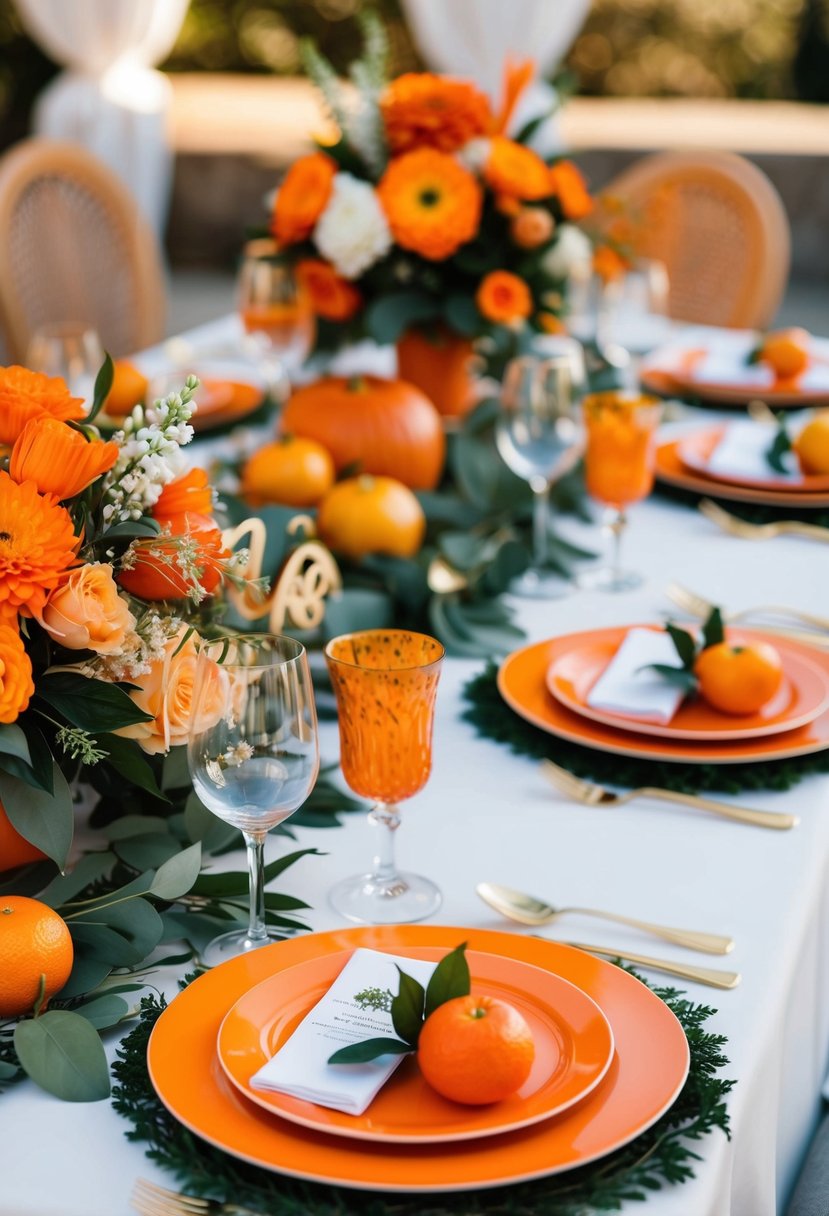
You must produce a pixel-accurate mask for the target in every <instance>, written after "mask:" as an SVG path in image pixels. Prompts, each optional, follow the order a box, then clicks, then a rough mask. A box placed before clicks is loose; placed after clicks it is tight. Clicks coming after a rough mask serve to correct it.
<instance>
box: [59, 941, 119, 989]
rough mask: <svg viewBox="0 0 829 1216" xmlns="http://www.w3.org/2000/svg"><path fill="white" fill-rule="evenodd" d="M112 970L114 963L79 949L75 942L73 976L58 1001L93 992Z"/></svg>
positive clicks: (65, 985)
mask: <svg viewBox="0 0 829 1216" xmlns="http://www.w3.org/2000/svg"><path fill="white" fill-rule="evenodd" d="M73 941H74V938H73ZM111 970H112V963H107V962H105V961H104V960H103V959H100V958H96V957H94V955H93V954H92V953H91V952H89V953H87V951H86V950H85V949H84V948H82V947H81V948H79V947H78V943H77V942H75V961H74V962H73V964H72V974H71V975H70V976H69V979H68V980H67V981H66V983H65V984H64V986H63V987H62V988H61V990H60V992H59V993H58V999H59V1000H61V1001H68V1000H70V999H72V998H73V997H76V996H82V995H83V994H84V993H85V992H92V991H93V990H94V989H95V988H97V987H98V985H99V984H101V983H103V981H104V980H105V979H106V977H107V976H108V975H109V973H110V971H111Z"/></svg>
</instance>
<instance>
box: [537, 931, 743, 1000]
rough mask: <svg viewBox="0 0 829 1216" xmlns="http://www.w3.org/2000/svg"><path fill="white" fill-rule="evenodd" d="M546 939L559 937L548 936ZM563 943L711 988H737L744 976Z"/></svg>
mask: <svg viewBox="0 0 829 1216" xmlns="http://www.w3.org/2000/svg"><path fill="white" fill-rule="evenodd" d="M545 940H547V941H554V940H557V939H554V938H546V939H545ZM561 945H562V946H572V947H573V948H574V949H575V950H586V951H587V953H588V954H598V955H599V956H600V957H601V958H620V959H622V961H623V962H625V963H632V964H633V965H634V967H647V968H649V969H650V970H651V971H664V972H666V974H667V975H676V976H679V978H680V979H683V980H694V981H695V982H696V983H698V984H707V985H708V986H709V987H710V988H736V987H737V985H738V984H739V982H740V980H741V979H742V978H743V977H742V976H741V975H740V973H739V971H720V970H719V969H718V968H717V967H689V966H688V965H687V963H675V962H673V961H671V960H669V959H664V958H652V957H651V956H650V955H649V954H634V953H633V952H632V951H631V950H614V949H612V948H611V947H609V946H591V945H588V944H587V943H586V942H561Z"/></svg>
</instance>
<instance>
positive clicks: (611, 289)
mask: <svg viewBox="0 0 829 1216" xmlns="http://www.w3.org/2000/svg"><path fill="white" fill-rule="evenodd" d="M670 332H671V321H670V281H669V278H668V268H667V267H666V266H665V264H664V262H660V261H657V260H655V259H653V258H637V259H636V260H635V261H634V262H633V263H632V264H631V265H630V267H629V268H628V269H626V270H625V272H624V273H623V274H620V275H618V276H617V277H616V278H613V279H610V280H609V281H608V282H607V283H606V284H605V286H604V291H603V294H602V305H601V308H600V311H599V322H598V335H597V341H598V345H599V347H600V348H612V349H615V348H616V347H622V348H623V349H624V350H626V351H627V353H628V355H629V361H628V364H627V376H626V379H627V383H628V386H629V387H630V388H637V387H638V384H639V368H640V366H641V363H642V359H643V357H644V356H645V355H646V354H648V352H649V351H651V350H655V349H656V347H657V346H661V345H662V343H663V342H665V341H667V339H668V337H669V336H670Z"/></svg>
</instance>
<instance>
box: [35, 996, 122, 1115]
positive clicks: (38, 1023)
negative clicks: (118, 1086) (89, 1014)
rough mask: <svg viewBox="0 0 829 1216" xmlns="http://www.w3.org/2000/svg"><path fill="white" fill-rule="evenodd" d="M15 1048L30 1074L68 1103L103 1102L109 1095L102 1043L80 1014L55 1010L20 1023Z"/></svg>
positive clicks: (107, 1071)
mask: <svg viewBox="0 0 829 1216" xmlns="http://www.w3.org/2000/svg"><path fill="white" fill-rule="evenodd" d="M14 1048H15V1051H16V1052H17V1055H18V1059H19V1060H20V1063H21V1064H22V1065H23V1068H24V1069H25V1070H26V1072H27V1073H28V1075H29V1076H30V1077H31V1078H32V1080H33V1081H34V1082H35V1083H36V1084H37V1085H39V1086H40V1087H41V1089H45V1090H46V1092H47V1093H50V1094H54V1095H55V1097H57V1098H62V1099H63V1100H64V1101H65V1102H100V1101H101V1100H102V1099H103V1098H108V1097H109V1093H110V1083H109V1068H108V1066H107V1060H106V1054H105V1052H104V1047H103V1043H102V1042H101V1040H100V1037H99V1036H98V1032H97V1031H96V1030H95V1029H94V1027H93V1026H92V1025H91V1024H90V1023H89V1022H88V1021H87V1019H86V1018H84V1017H81V1015H80V1014H78V1013H71V1012H69V1011H68V1010H66V1009H53V1010H47V1012H46V1013H43V1014H41V1015H40V1017H38V1018H28V1019H26V1020H25V1021H22V1022H18V1023H17V1026H16V1027H15V1031H14Z"/></svg>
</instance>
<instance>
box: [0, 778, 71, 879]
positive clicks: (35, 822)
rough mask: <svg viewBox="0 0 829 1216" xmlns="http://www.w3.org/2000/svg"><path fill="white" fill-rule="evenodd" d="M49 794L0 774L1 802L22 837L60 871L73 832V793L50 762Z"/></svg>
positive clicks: (64, 861) (67, 853)
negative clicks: (51, 786) (50, 781)
mask: <svg viewBox="0 0 829 1216" xmlns="http://www.w3.org/2000/svg"><path fill="white" fill-rule="evenodd" d="M52 783H53V790H54V792H53V793H52V794H47V793H46V791H45V790H41V789H36V788H35V787H34V786H31V785H27V784H26V783H25V782H24V781H21V780H20V779H19V778H18V777H12V776H11V774H10V773H3V772H0V802H2V804H3V807H4V808H5V811H6V814H7V815H8V817H9V820H10V822H11V825H12V827H13V828H15V829H16V830H17V831H18V832H19V833H20V835H21V836H23V837H25V839H26V840H28V841H30V842H31V843H32V844H33V845H36V846H37V848H39V849H40V850H41V851H42V852H44V853H45V854H46V856H47V857H51V859H52V861H54V862H55V863H56V864H57V866H58V867H59V869H61V870H63V868H64V866H65V865H66V859H67V857H68V856H69V850H70V848H71V847H72V835H73V832H74V829H75V813H74V808H73V806H72V794H71V791H70V789H69V786H68V785H67V782H66V778H65V777H64V775H63V773H62V772H61V770H60V768H59V767H58V765H57V763H55V762H54V761H53V763H52Z"/></svg>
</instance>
